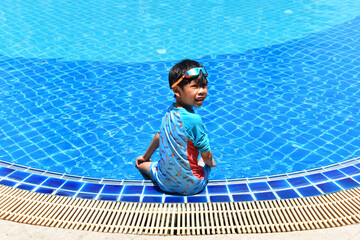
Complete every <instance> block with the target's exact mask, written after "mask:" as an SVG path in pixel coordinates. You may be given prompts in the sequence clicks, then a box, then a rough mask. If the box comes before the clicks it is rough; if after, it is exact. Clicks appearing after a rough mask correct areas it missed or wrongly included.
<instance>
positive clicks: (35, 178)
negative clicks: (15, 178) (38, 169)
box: [25, 174, 48, 184]
mask: <svg viewBox="0 0 360 240" xmlns="http://www.w3.org/2000/svg"><path fill="white" fill-rule="evenodd" d="M46 179H48V178H47V177H45V176H40V175H36V174H33V175H31V176H30V177H28V178H27V179H26V180H25V182H27V183H32V184H41V183H42V182H44V181H45V180H46Z"/></svg>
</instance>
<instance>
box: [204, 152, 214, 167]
mask: <svg viewBox="0 0 360 240" xmlns="http://www.w3.org/2000/svg"><path fill="white" fill-rule="evenodd" d="M201 158H202V160H203V161H204V163H205V164H206V165H207V166H208V167H215V166H216V163H215V160H214V159H213V157H212V152H211V151H209V152H204V153H201Z"/></svg>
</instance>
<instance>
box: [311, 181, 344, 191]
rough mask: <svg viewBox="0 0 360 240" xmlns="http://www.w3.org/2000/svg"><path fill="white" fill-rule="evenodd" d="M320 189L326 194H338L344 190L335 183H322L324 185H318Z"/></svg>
mask: <svg viewBox="0 0 360 240" xmlns="http://www.w3.org/2000/svg"><path fill="white" fill-rule="evenodd" d="M316 186H317V187H318V188H320V189H321V191H323V192H324V193H333V192H337V191H341V190H342V189H341V188H340V187H339V186H337V185H336V184H335V183H333V182H328V183H322V184H318V185H316Z"/></svg>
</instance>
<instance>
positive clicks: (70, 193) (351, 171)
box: [0, 158, 360, 203]
mask: <svg viewBox="0 0 360 240" xmlns="http://www.w3.org/2000/svg"><path fill="white" fill-rule="evenodd" d="M0 165H1V168H0V177H1V178H0V184H3V185H6V186H9V187H15V188H19V189H23V190H28V191H34V192H37V193H45V194H52V195H58V196H67V197H77V198H84V199H97V200H108V201H124V202H139V203H140V202H143V203H204V202H212V203H214V202H241V201H256V200H275V199H290V198H299V197H311V196H317V195H321V194H328V193H333V192H337V191H341V190H347V189H350V188H354V187H359V186H360V158H356V159H352V160H349V161H345V162H342V163H338V164H334V165H331V166H326V167H322V168H317V169H312V170H309V171H301V172H295V173H289V174H282V175H274V176H267V177H258V178H244V179H234V180H223V181H210V182H209V184H208V186H207V187H206V188H205V189H204V191H203V192H201V193H199V194H197V195H194V196H176V195H169V194H165V193H162V192H161V191H159V189H158V187H157V186H156V185H154V184H153V183H152V182H151V181H148V180H143V181H126V180H111V179H97V178H87V177H80V176H74V175H68V174H60V173H55V172H49V171H43V170H38V169H33V168H30V167H25V166H20V165H16V164H9V163H7V162H0Z"/></svg>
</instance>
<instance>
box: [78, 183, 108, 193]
mask: <svg viewBox="0 0 360 240" xmlns="http://www.w3.org/2000/svg"><path fill="white" fill-rule="evenodd" d="M103 186H104V185H103V184H97V183H85V184H84V186H83V188H82V189H81V192H88V193H99V192H100V190H101V189H102V187H103Z"/></svg>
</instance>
